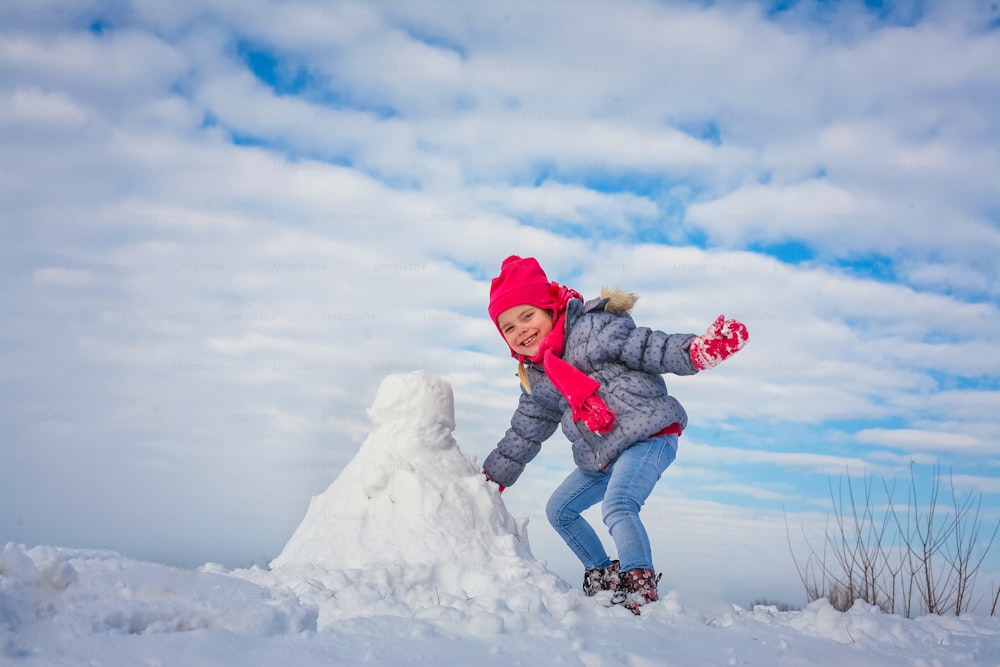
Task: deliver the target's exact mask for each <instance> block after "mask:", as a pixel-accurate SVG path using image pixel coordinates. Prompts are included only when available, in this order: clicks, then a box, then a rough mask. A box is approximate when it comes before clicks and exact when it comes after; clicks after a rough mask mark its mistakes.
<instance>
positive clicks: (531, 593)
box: [0, 372, 1000, 667]
mask: <svg viewBox="0 0 1000 667" xmlns="http://www.w3.org/2000/svg"><path fill="white" fill-rule="evenodd" d="M369 415H370V417H371V420H372V422H373V424H374V428H373V430H372V432H371V434H370V435H369V437H368V439H367V440H366V441H365V442H364V444H363V445H362V446H361V448H360V450H359V451H358V453H357V455H356V456H355V458H354V459H353V460H352V461H351V463H350V464H349V465H348V466H347V467H345V468H344V470H343V471H342V473H341V474H340V476H339V477H337V479H335V480H334V481H333V482H332V483H331V484H330V486H329V488H328V489H327V490H326V491H325V492H323V493H322V494H320V495H318V496H316V497H315V498H313V499H312V502H311V504H310V506H309V509H308V511H307V513H306V516H305V518H304V519H303V521H302V523H301V524H300V525H299V527H298V529H297V530H296V531H295V533H294V534H293V535H292V537H291V539H289V541H288V543H287V544H286V546H285V548H284V550H283V551H282V552H281V554H280V555H278V556H277V557H276V558H275V559H274V561H273V562H272V563H271V565H270V568H269V569H267V570H263V569H259V568H254V569H250V570H235V571H229V570H225V569H223V568H221V567H219V566H215V565H205V566H203V567H202V568H200V569H198V570H196V571H191V570H183V569H178V568H172V567H167V566H164V565H158V564H154V563H145V562H139V561H134V560H130V559H127V558H124V557H122V556H121V555H119V554H116V553H114V552H106V551H83V550H73V549H60V548H53V547H47V546H37V547H33V548H28V547H25V546H23V545H17V544H8V545H6V546H5V547H4V548H3V549H2V550H0V665H32V666H34V665H44V666H50V665H73V666H76V665H123V666H124V665H129V666H133V665H148V666H157V665H185V666H188V665H190V666H195V665H233V666H237V665H238V666H240V667H243V666H248V665H261V666H264V665H268V666H272V665H295V666H301V667H309V666H311V665H359V664H384V665H406V664H412V665H430V664H435V665H503V666H505V667H506V666H510V665H517V664H521V665H551V664H566V665H586V666H588V667H591V666H596V665H633V666H644V665H739V664H759V665H795V666H800V665H820V666H830V665H844V664H865V665H886V666H889V665H892V666H894V667H895V666H898V665H996V664H1000V621H998V620H997V619H995V618H987V617H962V618H954V617H938V616H933V617H925V618H920V619H916V620H905V619H902V618H899V617H895V616H887V615H884V614H881V613H879V612H878V610H877V609H874V608H870V607H866V606H864V605H856V606H855V608H854V609H852V610H851V611H850V612H848V613H846V614H842V613H839V612H836V611H835V610H833V609H832V608H831V607H830V606H829V605H828V604H826V603H825V602H824V601H818V602H815V603H813V604H812V605H810V606H809V607H807V608H806V609H805V610H803V611H800V612H784V613H782V612H778V611H777V610H776V609H773V608H766V607H758V608H757V609H753V610H745V609H742V608H739V607H736V606H729V607H724V608H717V607H713V606H712V605H699V601H697V600H692V601H687V600H681V599H680V598H679V597H678V596H677V595H676V594H674V593H670V592H669V591H665V590H664V591H661V595H662V598H663V599H662V600H661V601H660V602H659V603H655V604H652V605H649V606H648V607H646V608H644V609H643V615H642V616H641V617H634V616H632V614H631V613H629V612H628V611H626V610H624V609H622V608H618V607H612V608H605V607H602V606H601V605H599V604H596V603H595V601H594V600H593V599H588V598H586V597H584V596H583V594H582V593H581V592H580V591H579V590H578V586H577V584H578V582H573V583H572V585H571V584H568V583H566V582H563V581H562V580H560V579H559V578H558V577H557V576H555V575H554V574H552V573H551V572H550V571H548V570H547V569H546V567H545V566H544V565H543V564H542V563H540V562H539V561H536V560H535V559H534V557H533V556H532V554H531V549H530V546H529V542H528V537H527V527H526V526H525V525H524V524H523V523H522V522H518V521H517V520H515V519H514V518H513V517H512V516H511V515H510V514H509V513H508V512H507V510H506V508H505V506H504V504H503V501H502V499H501V497H500V496H499V494H497V492H496V488H495V487H493V486H492V485H489V484H487V483H486V482H485V481H484V480H483V478H482V476H481V475H480V474H479V469H478V467H477V466H476V465H475V464H474V462H473V461H472V460H470V459H469V458H467V457H466V456H465V455H464V454H462V452H461V451H460V449H459V447H458V445H457V443H456V442H455V440H454V438H453V437H452V430H453V428H454V409H453V399H452V393H451V387H450V386H449V385H448V384H447V383H446V382H444V381H442V380H440V379H438V378H435V377H432V376H430V375H428V374H426V373H423V372H416V373H410V374H405V375H393V376H390V377H388V378H386V379H385V381H384V382H383V384H382V386H381V388H380V389H379V392H378V394H377V396H376V398H375V400H374V403H373V405H372V408H371V410H370V412H369ZM567 557H571V556H570V555H569V553H568V552H567ZM739 566H740V567H744V568H745V569H746V571H747V572H748V576H752V574H751V573H752V564H751V563H743V564H739Z"/></svg>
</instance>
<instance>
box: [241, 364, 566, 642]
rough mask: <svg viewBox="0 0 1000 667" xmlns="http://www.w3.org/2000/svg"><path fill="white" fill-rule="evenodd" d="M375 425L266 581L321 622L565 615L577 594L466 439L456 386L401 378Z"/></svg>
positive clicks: (495, 621)
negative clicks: (549, 565) (543, 559)
mask: <svg viewBox="0 0 1000 667" xmlns="http://www.w3.org/2000/svg"><path fill="white" fill-rule="evenodd" d="M368 414H369V417H370V419H371V420H372V422H373V424H374V429H373V430H372V432H371V434H370V435H369V436H368V438H367V440H365V442H364V443H363V444H362V446H361V448H360V449H359V451H358V453H357V454H356V455H355V457H354V459H352V460H351V462H350V463H349V464H348V465H347V466H346V467H345V468H344V470H343V471H342V472H341V474H340V475H339V476H338V477H337V479H335V480H334V481H333V482H332V483H331V484H330V486H329V488H327V490H326V491H325V492H323V493H322V494H320V495H318V496H316V497H314V498H313V499H312V502H311V503H310V506H309V509H308V511H307V512H306V516H305V518H304V519H303V520H302V523H301V524H300V525H299V527H298V529H297V530H296V531H295V533H294V534H293V535H292V537H291V539H290V540H289V541H288V543H287V544H286V545H285V548H284V550H283V551H282V552H281V554H280V555H279V556H278V557H277V558H275V559H274V560H273V561H272V563H271V572H270V573H267V574H266V575H265V574H264V573H260V572H250V573H247V574H246V576H248V577H251V578H254V579H255V580H256V581H259V582H267V581H268V578H269V577H270V578H271V581H272V583H273V582H274V581H275V580H276V581H279V582H281V583H283V584H285V585H288V586H289V587H291V588H292V589H293V590H295V591H296V593H298V594H299V595H300V596H301V597H302V598H303V599H304V600H308V601H309V602H310V603H312V604H315V605H317V606H318V607H319V608H320V609H321V627H322V626H323V625H324V624H326V623H328V622H330V621H332V620H335V619H338V618H344V617H345V616H357V615H358V614H359V610H368V611H367V612H361V613H372V614H399V615H407V616H414V615H416V616H428V615H429V616H435V617H440V616H444V615H447V614H450V613H453V612H456V611H460V612H461V613H473V614H474V615H475V616H476V617H477V619H478V623H479V624H480V625H481V626H482V629H483V630H484V631H487V632H494V631H497V630H501V629H510V628H511V627H512V624H513V627H517V626H520V625H522V624H523V622H524V621H523V616H522V615H521V612H525V611H528V610H531V611H532V612H533V613H540V614H542V615H549V616H553V615H554V616H555V617H559V616H561V615H562V614H564V613H566V612H567V611H568V610H569V609H571V608H572V607H573V606H575V605H576V604H578V599H577V596H574V595H569V594H568V587H567V586H566V585H565V584H564V583H563V582H562V581H561V580H559V579H558V577H556V576H555V575H553V574H552V573H551V572H549V571H548V570H546V569H545V567H544V566H543V565H542V564H541V563H539V562H538V561H536V560H535V559H534V557H533V556H532V554H531V549H530V546H529V543H528V537H527V533H526V523H527V522H526V521H522V522H519V521H516V520H515V519H514V518H513V517H512V516H511V515H510V513H509V512H508V511H507V509H506V507H505V506H504V504H503V501H502V500H501V499H500V495H499V493H498V492H497V487H496V486H495V485H492V484H489V483H488V482H487V481H486V480H485V478H484V477H483V475H482V474H481V471H480V468H479V467H478V466H476V465H475V462H474V460H473V459H471V458H469V457H467V456H465V455H464V454H463V453H462V452H461V450H460V449H459V447H458V444H457V443H456V442H455V439H454V437H453V436H452V431H453V430H454V428H455V418H454V397H453V395H452V390H451V386H450V385H449V384H448V383H447V382H445V381H444V380H441V379H439V378H436V377H433V376H431V375H429V374H428V373H426V372H423V371H416V372H414V373H407V374H399V375H390V376H388V377H387V378H385V380H384V381H383V382H382V384H381V386H380V387H379V390H378V392H377V394H376V396H375V399H374V402H373V404H372V407H371V409H370V410H369V412H368Z"/></svg>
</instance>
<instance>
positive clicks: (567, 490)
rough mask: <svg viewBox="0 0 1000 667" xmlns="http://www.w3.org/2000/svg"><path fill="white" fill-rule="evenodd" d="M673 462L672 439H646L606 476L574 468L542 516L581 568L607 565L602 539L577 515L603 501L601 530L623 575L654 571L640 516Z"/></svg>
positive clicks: (674, 442) (674, 447) (674, 445)
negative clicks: (639, 570)
mask: <svg viewBox="0 0 1000 667" xmlns="http://www.w3.org/2000/svg"><path fill="white" fill-rule="evenodd" d="M676 457H677V436H676V435H665V436H659V437H656V438H650V439H649V440H642V441H640V442H637V443H636V444H634V445H632V446H631V447H629V448H628V449H626V450H625V451H624V452H622V453H621V455H620V456H619V457H618V458H617V459H616V460H615V462H614V463H612V464H611V465H609V466H608V467H607V468H605V469H604V470H599V471H597V472H592V471H589V470H581V469H580V468H576V469H575V470H573V472H571V473H570V474H569V477H567V478H566V479H565V480H564V481H563V483H562V484H560V485H559V488H557V489H556V490H555V492H554V493H553V494H552V497H551V498H549V502H548V504H547V505H546V507H545V514H546V516H547V517H548V519H549V523H551V524H552V527H553V528H555V529H556V532H558V533H559V536H560V537H562V538H563V540H564V541H565V542H566V544H567V545H568V546H569V548H570V549H572V550H573V553H575V554H576V556H577V558H579V559H580V562H581V563H583V566H584V567H585V568H587V569H588V570H589V569H593V568H595V567H603V566H605V565H608V564H609V563H610V562H611V558H609V557H608V553H607V551H605V549H604V545H603V544H602V543H601V539H600V538H599V537H598V536H597V533H595V532H594V529H593V528H592V527H591V525H590V524H589V523H588V522H587V520H586V519H584V518H583V517H582V516H581V515H580V513H581V512H583V511H584V510H586V509H588V508H590V507H593V506H594V505H596V504H597V503H599V502H601V501H603V504H602V505H601V510H602V512H603V515H604V524H605V525H606V526H607V527H608V529H609V530H610V531H611V537H612V539H614V541H615V546H616V547H617V548H618V560H619V561H621V571H622V572H628V571H629V570H634V569H637V568H648V569H653V554H652V550H651V549H650V546H649V536H648V535H647V534H646V528H645V527H644V526H643V525H642V521H640V520H639V510H640V509H642V505H643V503H645V502H646V498H648V497H649V494H650V493H652V491H653V487H654V486H655V485H656V482H657V481H659V479H660V475H662V474H663V471H664V470H666V469H667V468H668V467H669V466H670V464H671V463H673V461H674V459H675V458H676Z"/></svg>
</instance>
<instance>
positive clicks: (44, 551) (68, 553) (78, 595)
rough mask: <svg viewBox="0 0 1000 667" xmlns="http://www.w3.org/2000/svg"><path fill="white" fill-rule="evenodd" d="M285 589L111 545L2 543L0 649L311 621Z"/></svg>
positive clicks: (276, 629) (298, 626) (267, 629)
mask: <svg viewBox="0 0 1000 667" xmlns="http://www.w3.org/2000/svg"><path fill="white" fill-rule="evenodd" d="M315 627H316V611H315V610H314V609H310V608H308V607H305V606H303V605H301V604H299V602H298V600H296V599H295V597H294V596H293V595H291V594H290V593H289V592H288V591H282V590H280V589H274V590H272V589H267V588H262V587H260V586H258V585H256V584H253V583H251V582H248V581H244V580H241V579H237V578H234V577H231V576H226V575H224V574H222V573H215V572H210V571H208V570H207V569H205V568H203V569H202V570H201V571H197V572H190V571H187V570H182V569H179V568H173V567H167V566H165V565H157V564H154V563H142V562H138V561H131V560H127V559H124V558H122V557H121V556H120V555H119V554H117V553H114V552H111V551H93V550H74V549H57V548H52V547H34V548H32V549H26V548H25V547H24V546H21V545H15V544H7V545H6V546H5V547H3V549H2V550H0V656H5V655H6V656H12V655H14V656H16V655H19V654H27V653H30V652H31V650H29V647H31V646H44V645H46V644H48V643H49V640H48V639H47V637H48V636H50V635H51V634H53V633H54V634H56V635H59V636H63V637H86V636H88V635H92V634H101V635H142V634H146V633H171V632H187V631H192V630H199V629H207V628H214V629H220V630H224V631H227V632H230V633H235V634H242V635H257V636H260V635H263V636H269V635H278V634H285V633H289V632H300V631H304V630H310V629H315Z"/></svg>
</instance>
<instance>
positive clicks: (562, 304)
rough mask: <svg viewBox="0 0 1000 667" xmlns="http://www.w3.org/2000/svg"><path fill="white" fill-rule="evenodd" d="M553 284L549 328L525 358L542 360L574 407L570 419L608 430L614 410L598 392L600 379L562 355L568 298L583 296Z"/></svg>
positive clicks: (551, 376) (613, 420)
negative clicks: (554, 309) (534, 349)
mask: <svg viewBox="0 0 1000 667" xmlns="http://www.w3.org/2000/svg"><path fill="white" fill-rule="evenodd" d="M553 285H554V290H553V291H554V292H555V293H554V294H553V296H554V298H555V301H556V304H557V306H558V308H557V310H556V311H555V312H554V314H553V316H552V331H551V333H549V335H548V336H546V337H545V340H543V341H542V344H541V346H539V348H538V354H536V355H535V356H533V357H531V358H530V359H528V361H532V362H534V363H541V364H542V367H543V368H544V369H545V374H546V375H548V376H549V380H551V381H552V384H553V385H555V388H556V389H558V390H559V393H561V394H562V395H563V397H564V398H565V399H566V402H567V403H569V406H570V408H571V409H572V410H573V421H575V422H576V421H580V420H581V419H582V420H583V423H584V424H586V426H587V428H589V429H590V430H591V431H593V432H594V433H600V434H605V433H608V432H609V431H610V430H611V428H612V427H613V426H614V425H615V413H614V411H612V410H611V408H609V407H608V405H607V404H606V403H605V402H604V401H603V400H602V399H601V397H600V396H598V395H597V390H598V388H599V387H600V386H601V383H600V382H598V381H597V380H595V379H594V378H592V377H590V376H589V375H587V374H586V373H584V372H582V371H580V370H579V369H577V368H575V367H574V366H573V365H572V364H570V363H568V362H566V361H563V359H562V354H563V351H564V347H565V346H566V304H567V303H568V302H569V300H570V299H580V300H581V301H583V297H582V296H580V294H579V293H578V292H577V291H575V290H572V289H570V288H568V287H565V286H562V285H559V286H558V291H556V289H555V284H553ZM522 361H523V358H522Z"/></svg>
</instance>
